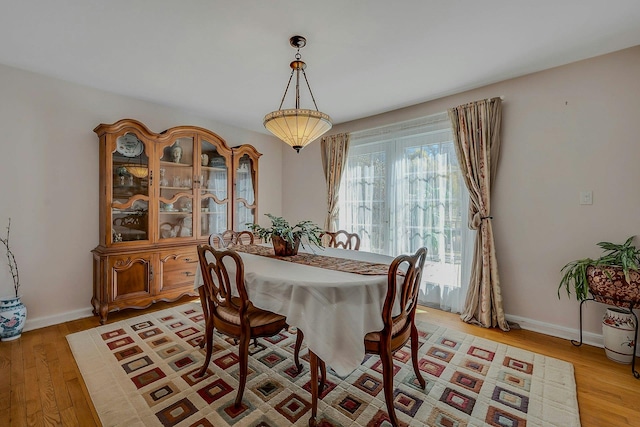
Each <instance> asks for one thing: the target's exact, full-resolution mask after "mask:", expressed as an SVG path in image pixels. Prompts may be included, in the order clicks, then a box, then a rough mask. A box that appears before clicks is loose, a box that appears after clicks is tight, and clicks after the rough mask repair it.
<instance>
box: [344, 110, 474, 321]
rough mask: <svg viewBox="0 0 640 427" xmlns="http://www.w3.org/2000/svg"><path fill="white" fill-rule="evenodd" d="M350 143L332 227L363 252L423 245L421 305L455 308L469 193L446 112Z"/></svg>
mask: <svg viewBox="0 0 640 427" xmlns="http://www.w3.org/2000/svg"><path fill="white" fill-rule="evenodd" d="M350 144H351V146H350V149H349V154H348V159H347V165H346V168H345V172H344V174H343V178H342V183H341V186H340V197H339V206H340V210H339V212H340V213H339V228H341V229H345V230H348V231H352V232H357V233H358V234H359V235H360V238H361V241H362V242H361V246H360V249H361V250H366V251H370V252H376V253H382V254H387V255H391V256H397V255H399V254H402V253H413V252H415V251H416V250H417V249H418V248H419V247H421V246H425V247H427V249H428V262H427V266H426V267H425V271H424V282H425V283H424V284H423V289H422V290H421V302H422V303H424V304H428V305H436V306H439V307H442V308H445V309H450V310H452V311H459V310H460V308H461V306H462V303H463V301H462V299H463V297H464V294H463V293H462V292H461V289H460V283H461V273H462V271H461V266H462V263H463V253H464V248H465V246H464V244H465V237H466V234H467V233H468V232H467V225H466V212H467V204H468V193H467V190H466V188H465V185H464V182H463V181H462V176H461V174H460V169H459V166H458V161H457V159H456V154H455V148H454V145H453V137H452V134H451V128H450V124H449V119H448V117H447V115H446V113H442V114H438V115H434V116H429V117H426V118H422V119H418V120H413V121H410V122H403V123H398V124H394V125H391V126H387V127H383V128H377V129H372V130H367V131H362V132H354V133H352V134H351V143H350ZM463 216H464V218H465V220H464V221H463ZM465 286H466V283H465Z"/></svg>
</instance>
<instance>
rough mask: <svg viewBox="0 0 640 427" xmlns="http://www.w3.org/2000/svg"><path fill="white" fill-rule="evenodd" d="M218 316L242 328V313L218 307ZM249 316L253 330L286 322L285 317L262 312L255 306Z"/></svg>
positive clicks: (229, 308) (250, 310)
mask: <svg viewBox="0 0 640 427" xmlns="http://www.w3.org/2000/svg"><path fill="white" fill-rule="evenodd" d="M216 314H217V316H218V317H219V318H220V319H222V320H224V321H225V322H227V323H231V324H232V325H238V326H240V312H239V311H238V310H236V309H235V308H232V307H224V306H218V307H217V308H216ZM247 316H248V317H249V326H250V327H252V328H256V327H259V326H266V325H269V324H272V323H278V322H284V321H285V317H284V316H281V315H279V314H276V313H273V312H271V311H265V310H261V309H259V308H256V307H254V306H251V307H249V308H248V309H247Z"/></svg>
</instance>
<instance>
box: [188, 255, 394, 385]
mask: <svg viewBox="0 0 640 427" xmlns="http://www.w3.org/2000/svg"><path fill="white" fill-rule="evenodd" d="M314 250H315V252H316V253H317V254H318V255H326V256H333V257H338V258H349V259H356V260H361V261H368V262H375V263H382V264H387V265H389V264H391V262H392V261H393V258H392V257H389V256H385V255H379V254H374V253H370V252H361V251H351V250H345V249H335V248H324V249H315V248H314ZM301 251H304V252H308V250H304V249H302V248H301ZM238 253H239V254H240V256H241V257H242V261H243V262H244V268H245V285H246V288H247V293H248V294H249V298H250V299H251V301H252V302H253V304H254V305H255V306H256V307H258V308H261V309H263V310H269V311H273V312H274V313H278V314H281V315H283V316H286V318H287V323H288V324H289V325H290V326H295V327H297V328H300V329H302V331H303V332H304V339H305V343H306V345H307V346H308V347H309V348H310V349H311V350H312V351H313V352H314V353H315V354H316V355H317V356H318V357H319V358H321V359H322V360H324V361H325V362H326V363H327V364H328V365H329V366H331V368H333V370H334V371H335V372H336V373H337V374H338V375H340V376H346V375H348V374H349V373H351V372H352V371H353V370H354V369H356V368H357V367H358V366H359V365H360V364H361V363H362V360H363V358H364V355H365V352H364V336H365V335H366V334H367V333H368V332H373V331H379V330H381V329H382V328H383V326H384V324H383V323H382V317H381V313H382V305H383V302H384V298H385V295H386V292H387V276H386V275H384V276H382V275H380V276H367V275H361V274H354V273H344V272H340V271H335V270H328V269H324V268H318V267H311V266H308V265H303V264H296V263H293V262H289V261H281V260H278V259H274V258H268V257H264V256H260V255H251V254H246V253H243V252H238ZM230 270H231V269H230ZM201 285H202V274H201V271H200V269H198V271H197V273H196V278H195V286H196V288H197V287H199V286H201ZM395 308H396V309H397V308H398V307H395ZM394 311H396V310H394Z"/></svg>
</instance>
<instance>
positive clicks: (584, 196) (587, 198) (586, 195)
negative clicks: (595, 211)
mask: <svg viewBox="0 0 640 427" xmlns="http://www.w3.org/2000/svg"><path fill="white" fill-rule="evenodd" d="M580 204H581V205H592V204H593V191H590V190H589V191H581V192H580Z"/></svg>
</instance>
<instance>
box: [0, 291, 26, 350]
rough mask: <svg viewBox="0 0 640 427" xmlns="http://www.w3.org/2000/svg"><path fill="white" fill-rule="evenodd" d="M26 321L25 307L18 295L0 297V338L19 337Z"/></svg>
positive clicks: (9, 339) (7, 339)
mask: <svg viewBox="0 0 640 427" xmlns="http://www.w3.org/2000/svg"><path fill="white" fill-rule="evenodd" d="M26 321H27V307H25V305H24V304H23V303H22V301H20V297H11V298H0V340H1V341H11V340H15V339H17V338H20V335H22V330H23V329H24V324H25V322H26Z"/></svg>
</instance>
